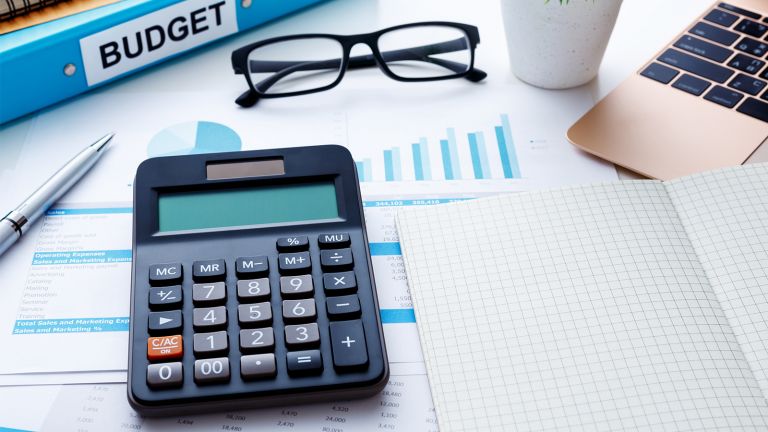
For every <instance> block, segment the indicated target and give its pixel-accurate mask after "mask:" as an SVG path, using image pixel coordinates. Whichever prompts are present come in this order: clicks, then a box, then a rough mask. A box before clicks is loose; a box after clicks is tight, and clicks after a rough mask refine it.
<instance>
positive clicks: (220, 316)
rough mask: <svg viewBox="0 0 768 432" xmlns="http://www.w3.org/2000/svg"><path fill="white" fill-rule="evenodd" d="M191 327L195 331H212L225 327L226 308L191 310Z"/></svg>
mask: <svg viewBox="0 0 768 432" xmlns="http://www.w3.org/2000/svg"><path fill="white" fill-rule="evenodd" d="M192 325H193V326H194V327H195V329H214V328H221V327H225V326H226V325H227V308H226V307H224V306H216V307H210V308H194V309H192Z"/></svg>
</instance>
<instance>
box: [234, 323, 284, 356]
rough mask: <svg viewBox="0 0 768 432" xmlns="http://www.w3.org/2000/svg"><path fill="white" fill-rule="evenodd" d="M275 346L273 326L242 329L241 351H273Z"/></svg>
mask: <svg viewBox="0 0 768 432" xmlns="http://www.w3.org/2000/svg"><path fill="white" fill-rule="evenodd" d="M274 347H275V334H274V332H273V330H272V327H266V328H260V329H248V330H240V351H242V352H258V351H272V349H273V348H274Z"/></svg>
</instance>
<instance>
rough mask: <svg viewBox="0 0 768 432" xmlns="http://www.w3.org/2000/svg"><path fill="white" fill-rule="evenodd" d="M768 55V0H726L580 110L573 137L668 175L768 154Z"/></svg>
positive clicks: (624, 162)
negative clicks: (594, 102)
mask: <svg viewBox="0 0 768 432" xmlns="http://www.w3.org/2000/svg"><path fill="white" fill-rule="evenodd" d="M767 57H768V1H767V0H730V1H729V2H728V3H721V2H716V3H715V4H714V5H712V6H711V7H710V8H709V9H707V11H706V12H704V14H703V15H701V16H700V17H699V18H698V19H696V20H695V21H694V22H693V23H691V25H689V26H688V27H686V28H685V30H684V31H683V32H682V33H680V34H679V35H678V36H677V37H675V38H674V39H673V40H672V41H671V42H670V43H669V44H668V45H667V46H665V47H664V48H663V49H662V50H661V51H659V53H658V54H657V55H656V56H654V58H653V59H651V60H650V61H648V62H647V63H646V64H645V65H643V66H642V67H641V68H640V69H639V70H638V71H637V73H635V74H633V75H632V76H631V77H629V78H628V79H627V80H626V81H624V82H623V83H622V84H621V85H620V86H619V87H617V88H616V89H615V90H614V91H613V92H611V93H610V94H609V95H608V96H606V97H605V98H604V99H603V100H601V101H600V102H599V103H598V104H597V105H596V106H595V107H594V108H593V109H592V110H590V111H589V112H588V113H586V114H585V115H584V116H583V117H582V118H581V119H579V120H578V121H577V122H576V123H575V124H574V125H573V126H572V127H571V128H570V129H569V130H568V139H569V140H570V141H571V143H573V144H574V145H575V146H577V147H579V148H581V149H583V150H585V151H587V152H589V153H593V154H595V155H597V156H599V157H601V158H604V159H607V160H609V161H611V162H614V163H616V164H618V165H621V166H623V167H625V168H627V169H629V170H632V171H635V172H637V173H640V174H642V175H644V176H647V177H652V178H657V179H662V180H666V179H671V178H675V177H680V176H684V175H688V174H692V173H696V172H700V171H706V170H710V169H714V168H719V167H724V166H731V165H739V164H742V163H745V162H746V161H748V160H749V159H750V158H754V157H755V155H756V154H757V153H764V154H768V144H766V145H762V147H761V144H763V143H764V142H765V141H766V138H768V66H767V65H768V59H767ZM758 149H759V150H758ZM763 157H765V156H763Z"/></svg>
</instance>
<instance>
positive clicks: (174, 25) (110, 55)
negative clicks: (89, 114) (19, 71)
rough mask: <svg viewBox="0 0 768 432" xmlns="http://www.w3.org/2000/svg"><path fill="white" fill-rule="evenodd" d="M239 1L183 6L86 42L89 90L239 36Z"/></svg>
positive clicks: (206, 0) (207, 0)
mask: <svg viewBox="0 0 768 432" xmlns="http://www.w3.org/2000/svg"><path fill="white" fill-rule="evenodd" d="M235 1H236V0H187V1H182V2H180V3H177V4H175V5H172V6H169V7H167V8H163V9H160V10H158V11H156V12H152V13H150V14H147V15H144V16H142V17H140V18H136V19H134V20H131V21H127V22H125V23H122V24H119V25H116V26H114V27H112V28H110V29H107V30H104V31H101V32H99V33H94V34H92V35H90V36H88V37H85V38H83V39H80V54H81V55H82V58H83V64H84V66H85V76H86V79H87V81H88V85H89V86H92V85H94V84H98V83H100V82H102V81H106V80H108V79H111V78H114V77H116V76H119V75H122V74H124V73H126V72H129V71H132V70H134V69H137V68H139V67H142V66H144V65H147V64H150V63H152V62H155V61H157V60H160V59H163V58H165V57H168V56H170V55H173V54H176V53H180V52H182V51H186V50H188V49H190V48H194V47H196V46H198V45H201V44H203V43H206V42H210V41H212V40H215V39H218V38H221V37H224V36H227V35H230V34H232V33H235V32H236V31H237V18H236V12H235V3H234V2H235Z"/></svg>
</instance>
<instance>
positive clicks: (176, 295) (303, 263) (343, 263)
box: [147, 233, 369, 389]
mask: <svg viewBox="0 0 768 432" xmlns="http://www.w3.org/2000/svg"><path fill="white" fill-rule="evenodd" d="M316 241H317V247H318V248H319V257H320V259H319V262H318V263H314V265H315V268H318V267H319V270H321V272H320V275H319V276H318V272H317V271H315V272H314V276H313V262H312V258H311V250H310V246H311V240H310V238H309V237H307V236H290V237H281V238H278V239H276V240H275V251H274V254H273V258H272V259H275V258H274V256H275V255H276V260H277V270H278V271H277V274H276V275H275V274H274V273H273V274H270V265H269V260H270V258H269V256H268V255H256V256H250V257H239V258H237V259H235V260H234V273H235V274H236V276H237V280H236V281H235V283H234V286H232V287H230V286H229V283H228V282H227V261H226V260H224V259H214V260H204V261H194V262H193V263H192V280H193V281H194V283H192V284H190V285H189V286H183V285H180V283H181V280H182V279H181V275H182V273H183V265H182V264H180V263H172V264H158V265H153V266H150V275H149V282H150V285H152V288H150V289H149V300H148V301H149V307H150V309H151V310H152V311H153V312H150V313H149V323H148V331H149V334H150V335H151V337H149V338H148V339H147V359H148V360H149V362H150V363H151V364H150V365H149V366H148V368H147V384H148V385H149V386H150V387H151V388H152V389H164V388H173V387H178V386H180V385H182V383H183V373H182V370H183V364H182V362H180V361H173V360H179V359H181V358H182V357H183V342H184V341H183V338H182V335H181V333H182V329H183V327H184V317H183V315H185V314H189V315H191V316H190V317H189V318H191V322H192V329H193V330H194V333H193V335H192V338H191V340H187V341H186V343H190V342H191V343H192V354H193V357H194V358H195V360H194V364H193V365H192V364H190V365H189V366H193V372H192V375H193V378H194V383H195V384H196V385H201V386H203V385H209V384H221V383H227V382H229V381H230V380H232V379H233V377H232V376H231V375H232V370H231V364H230V362H238V361H239V365H238V364H237V363H236V366H239V371H240V377H239V378H241V379H242V380H243V381H264V380H269V379H274V378H275V377H276V376H277V374H278V373H280V372H279V368H280V367H284V368H285V370H284V373H285V372H287V373H288V374H289V375H290V376H291V377H296V379H301V377H302V376H312V375H318V374H321V373H322V372H323V362H324V359H323V350H325V352H326V355H328V354H330V356H331V357H332V358H329V359H326V360H325V361H327V362H328V363H327V364H328V365H330V364H331V362H332V364H333V369H334V370H335V371H336V372H339V373H345V372H348V371H355V370H362V369H365V368H366V367H367V366H368V363H369V358H368V352H367V348H366V341H365V331H364V328H363V323H362V321H361V320H360V318H361V304H360V298H359V297H358V293H357V288H358V287H357V279H356V276H355V271H354V259H353V254H352V248H351V242H350V237H349V234H347V233H331V234H321V235H320V236H318V237H317V238H316ZM315 277H317V279H315ZM270 280H272V281H273V283H277V284H279V293H273V291H272V289H271V286H270ZM315 284H318V289H319V287H320V286H322V289H321V290H320V293H321V294H322V296H321V297H320V298H319V299H318V298H317V297H316V296H317V294H318V292H317V290H316V289H315ZM187 289H189V290H191V293H190V294H191V300H192V301H191V305H192V306H186V307H188V308H189V309H191V313H190V311H189V309H185V306H184V304H185V303H184V291H185V290H187ZM275 290H278V288H275ZM228 292H229V293H230V294H229V295H231V296H233V297H235V298H229V295H228ZM232 302H235V303H236V306H234V307H235V309H231V310H232V311H234V310H236V311H237V312H236V313H237V317H236V323H233V324H230V323H229V319H230V318H229V317H228V315H227V314H228V307H232V306H231V305H232ZM318 302H319V303H318ZM187 304H189V303H187ZM228 305H229V306H228ZM182 309H184V310H185V312H183V313H182ZM233 313H234V312H233ZM276 314H279V317H278V318H277V319H276V318H275V316H276ZM318 314H323V315H324V316H326V317H327V320H325V319H323V321H321V322H323V323H324V324H322V326H321V324H320V323H319V322H318ZM231 319H235V318H231ZM329 321H330V322H329ZM233 325H234V326H235V328H238V330H237V331H236V333H234V334H231V333H230V332H228V331H227V328H229V329H232V326H233ZM323 326H324V328H323ZM230 344H234V345H235V348H234V350H232V349H230ZM278 344H283V345H284V348H282V349H281V350H276V346H277V345H278ZM286 350H287V352H286ZM232 351H234V353H233V352H232ZM278 353H281V354H280V356H284V358H283V359H282V360H280V359H278V358H277V357H276V355H277V354H278ZM281 364H282V365H283V366H280V365H281ZM235 370H237V369H235ZM235 373H236V372H235ZM234 378H238V377H237V376H235V377H234Z"/></svg>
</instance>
